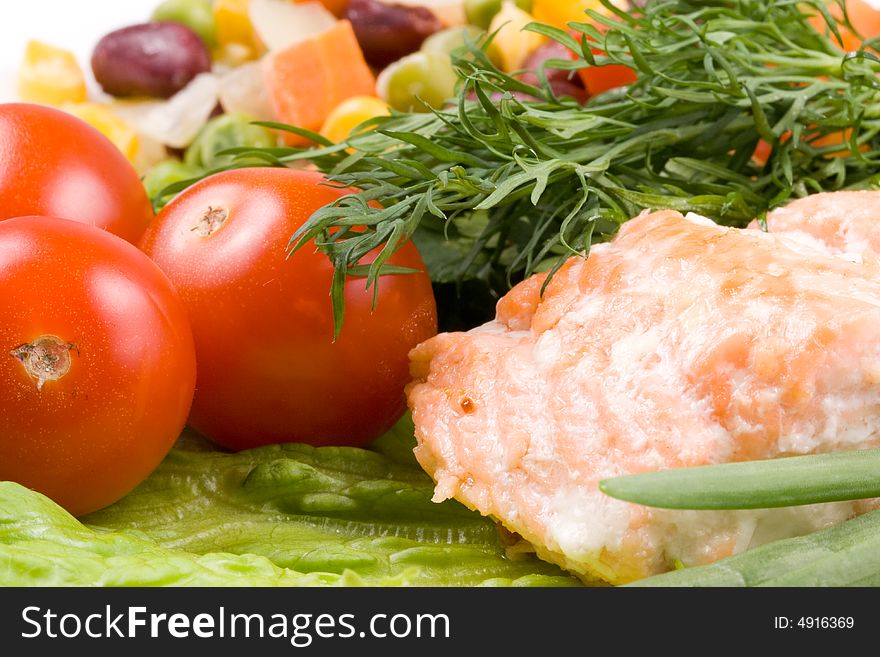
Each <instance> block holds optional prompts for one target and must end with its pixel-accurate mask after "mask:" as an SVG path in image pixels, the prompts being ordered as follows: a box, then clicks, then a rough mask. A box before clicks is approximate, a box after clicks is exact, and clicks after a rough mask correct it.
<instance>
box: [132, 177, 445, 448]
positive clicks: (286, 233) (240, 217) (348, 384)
mask: <svg viewBox="0 0 880 657" xmlns="http://www.w3.org/2000/svg"><path fill="white" fill-rule="evenodd" d="M324 183H325V179H324V178H323V177H322V176H321V175H319V174H317V173H313V172H308V171H297V170H291V169H266V168H255V169H239V170H232V171H226V172H222V173H218V174H215V175H213V176H211V177H209V178H206V179H205V180H202V181H201V182H199V183H197V184H195V185H193V186H192V187H190V188H189V189H187V190H186V191H184V192H183V193H181V194H180V195H179V196H178V197H177V198H175V199H174V200H173V201H172V202H171V203H169V204H168V205H167V206H166V207H165V209H164V210H163V211H162V212H161V213H159V215H158V216H157V218H156V221H155V222H154V223H153V225H152V226H150V228H149V230H148V231H147V233H146V235H145V236H144V241H143V243H142V248H143V249H144V251H146V253H147V254H148V255H150V257H152V258H153V259H154V260H155V262H156V263H157V264H158V265H159V267H161V268H162V270H163V271H165V273H166V274H168V276H169V278H171V280H172V282H173V283H174V284H175V286H176V287H177V289H178V291H179V292H180V295H181V298H182V299H183V300H184V303H185V304H186V306H187V309H188V311H189V316H190V321H191V324H192V327H193V335H194V338H195V342H196V352H197V362H198V371H199V374H198V384H197V386H196V395H195V399H194V401H193V408H192V413H191V414H190V425H191V426H192V427H193V428H195V429H197V430H198V431H200V432H202V433H203V434H205V435H206V436H208V437H209V438H211V439H213V440H215V441H216V442H218V443H220V444H221V445H224V446H226V447H228V448H231V449H245V448H249V447H254V446H257V445H265V444H270V443H278V442H308V443H311V444H314V445H321V444H349V445H361V444H364V443H366V442H368V441H370V440H372V439H373V438H376V437H377V436H379V435H380V434H381V433H383V432H384V431H385V430H387V429H388V428H389V427H390V426H391V425H392V424H393V423H394V422H395V421H396V420H397V419H398V418H399V417H400V415H401V414H402V412H403V410H404V408H405V401H404V393H403V388H404V385H405V384H406V383H407V382H408V380H409V373H408V367H409V366H408V357H407V354H408V352H409V350H410V349H411V348H412V347H414V346H415V345H417V344H418V343H419V342H421V341H423V340H425V339H427V338H428V337H430V336H431V335H433V334H434V333H436V330H437V319H436V309H435V305H434V297H433V293H432V290H431V284H430V280H429V279H428V276H427V275H426V274H424V273H419V274H396V275H389V276H383V277H382V278H381V280H380V283H379V297H378V304H377V306H376V310H375V312H373V310H372V304H373V291H372V290H369V291H367V290H366V289H365V280H364V279H363V278H351V279H350V280H348V281H347V283H346V287H345V323H344V325H343V327H342V332H341V333H340V335H339V337H338V339H337V340H336V341H335V342H334V341H333V316H332V310H331V305H330V296H329V291H330V283H331V278H332V275H333V267H332V265H331V263H330V261H329V260H328V259H327V257H326V256H325V255H323V254H322V253H319V252H317V251H316V250H315V249H313V248H308V247H306V248H303V249H301V250H299V251H297V252H296V253H295V254H293V256H291V257H290V258H288V257H287V246H288V241H289V239H290V237H291V235H292V234H293V233H294V232H295V231H296V230H297V228H299V227H300V225H301V224H302V223H303V222H304V221H305V220H306V219H308V217H309V216H311V214H312V213H313V212H314V211H315V210H317V209H318V208H320V207H322V206H324V205H326V204H328V203H332V202H334V201H336V200H337V199H339V198H340V197H341V196H343V195H345V194H346V193H347V192H346V190H340V189H336V188H333V187H330V186H328V185H326V184H324ZM390 262H391V263H392V264H395V265H398V266H403V267H411V268H415V269H419V270H421V271H424V264H423V263H422V260H421V257H420V256H419V254H418V252H417V250H416V248H415V246H413V245H412V244H406V245H405V246H404V247H403V248H402V249H401V250H400V251H399V252H398V253H397V254H395V256H394V257H393V258H392V259H391V261H390Z"/></svg>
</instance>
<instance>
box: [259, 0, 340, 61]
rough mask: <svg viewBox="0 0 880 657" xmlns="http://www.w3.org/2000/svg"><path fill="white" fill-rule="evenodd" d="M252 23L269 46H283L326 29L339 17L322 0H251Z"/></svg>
mask: <svg viewBox="0 0 880 657" xmlns="http://www.w3.org/2000/svg"><path fill="white" fill-rule="evenodd" d="M248 13H249V14H250V19H251V24H252V25H253V26H254V31H255V32H256V33H257V36H258V37H259V39H260V41H262V42H263V45H264V46H266V49H267V50H279V49H281V48H285V47H286V46H289V45H290V44H292V43H296V42H297V41H302V40H303V39H305V38H306V37H308V36H310V35H312V34H316V33H318V32H323V31H324V30H326V29H327V28H328V27H330V26H332V25H333V23H335V22H336V17H335V16H334V15H333V14H331V13H330V12H329V11H328V10H327V9H326V8H325V7H324V5H322V4H321V3H319V2H304V3H297V4H294V3H292V2H289V0H250V4H249V7H248Z"/></svg>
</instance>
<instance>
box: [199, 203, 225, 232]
mask: <svg viewBox="0 0 880 657" xmlns="http://www.w3.org/2000/svg"><path fill="white" fill-rule="evenodd" d="M228 217H229V210H227V209H226V208H214V207H211V206H210V205H209V206H208V209H207V210H205V213H204V214H203V215H202V216H201V217H200V218H199V221H198V223H196V225H195V226H193V227H192V228H191V229H190V230H192V231H195V232H196V233H198V234H199V235H200V236H201V237H208V236H210V235H213V234H214V233H216V232H217V231H218V230H220V229H221V228H223V224H225V223H226V219H227V218H228Z"/></svg>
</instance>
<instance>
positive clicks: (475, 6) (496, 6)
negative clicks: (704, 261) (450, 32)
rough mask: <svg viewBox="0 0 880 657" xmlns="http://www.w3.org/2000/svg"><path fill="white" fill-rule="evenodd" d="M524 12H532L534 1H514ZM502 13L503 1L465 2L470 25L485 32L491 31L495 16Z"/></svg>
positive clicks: (476, 0)
mask: <svg viewBox="0 0 880 657" xmlns="http://www.w3.org/2000/svg"><path fill="white" fill-rule="evenodd" d="M514 4H515V5H516V6H517V7H519V8H520V9H522V10H523V11H531V10H532V0H514ZM499 11H501V0H464V13H465V16H467V20H468V23H470V24H471V25H476V26H477V27H481V28H483V29H484V30H487V29H489V25H490V24H491V23H492V19H493V18H495V14H497V13H498V12H499Z"/></svg>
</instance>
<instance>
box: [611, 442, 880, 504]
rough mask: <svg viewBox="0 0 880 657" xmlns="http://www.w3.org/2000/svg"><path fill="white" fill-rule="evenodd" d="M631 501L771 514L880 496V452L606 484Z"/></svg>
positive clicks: (685, 471)
mask: <svg viewBox="0 0 880 657" xmlns="http://www.w3.org/2000/svg"><path fill="white" fill-rule="evenodd" d="M599 488H600V490H602V492H604V493H605V494H607V495H610V496H611V497H616V498H618V499H621V500H626V501H627V502H635V503H636V504H644V505H646V506H654V507H661V508H666V509H713V510H719V509H770V508H775V507H781V506H798V505H803V504H818V503H821V502H840V501H844V500H858V499H866V498H871V497H878V496H880V449H866V450H857V451H851V452H835V453H832V454H815V455H810V456H794V457H790V458H782V459H769V460H764V461H746V462H742V463H724V464H720V465H707V466H700V467H694V468H679V469H673V470H661V471H659V472H648V473H643V474H636V475H627V476H623V477H615V478H613V479H605V480H603V481H601V482H599Z"/></svg>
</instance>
